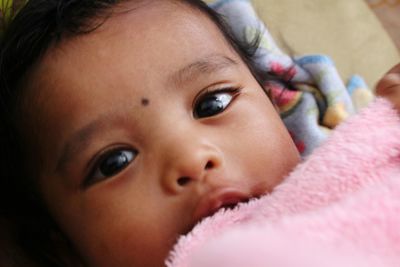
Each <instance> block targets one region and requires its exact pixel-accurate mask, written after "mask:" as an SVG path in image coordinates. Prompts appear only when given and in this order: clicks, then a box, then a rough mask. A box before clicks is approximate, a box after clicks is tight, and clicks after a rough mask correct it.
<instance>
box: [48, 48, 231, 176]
mask: <svg viewBox="0 0 400 267" xmlns="http://www.w3.org/2000/svg"><path fill="white" fill-rule="evenodd" d="M236 65H238V62H237V61H235V60H233V59H231V58H229V57H227V56H224V55H220V54H211V55H209V56H206V57H204V58H202V59H199V60H197V61H194V62H193V63H190V64H188V65H186V66H184V67H183V68H181V69H179V70H178V71H176V72H174V73H173V74H172V75H170V76H169V79H171V81H172V82H174V83H176V84H183V83H185V82H186V81H188V80H193V79H195V78H196V77H198V76H200V75H204V74H211V73H214V72H216V71H221V70H223V69H226V68H230V67H232V66H236ZM121 121H124V118H123V117H122V116H117V115H112V114H111V115H109V114H103V115H100V116H99V117H97V118H96V119H94V120H93V121H91V122H89V123H88V124H86V125H85V126H83V127H82V128H80V129H79V130H77V131H76V132H74V133H73V134H72V136H71V137H70V138H69V139H68V141H67V142H66V143H65V145H64V147H63V148H62V150H61V151H62V152H61V154H60V155H61V156H60V157H59V159H58V161H57V165H56V171H57V172H64V171H65V169H66V165H67V163H68V162H69V161H70V160H71V158H72V157H73V155H75V154H77V153H79V152H80V151H84V150H85V149H86V147H87V146H89V144H90V141H91V139H92V138H93V137H94V136H95V135H96V134H98V133H99V132H101V131H102V130H104V129H106V128H112V127H113V125H115V124H117V123H118V122H121Z"/></svg>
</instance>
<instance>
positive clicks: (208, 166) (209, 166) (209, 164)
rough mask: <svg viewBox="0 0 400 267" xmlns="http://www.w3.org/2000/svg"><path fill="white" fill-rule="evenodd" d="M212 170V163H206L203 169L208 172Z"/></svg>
mask: <svg viewBox="0 0 400 267" xmlns="http://www.w3.org/2000/svg"><path fill="white" fill-rule="evenodd" d="M212 168H214V163H212V161H208V162H207V164H206V166H205V167H204V169H206V170H208V169H212Z"/></svg>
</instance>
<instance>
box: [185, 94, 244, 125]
mask: <svg viewBox="0 0 400 267" xmlns="http://www.w3.org/2000/svg"><path fill="white" fill-rule="evenodd" d="M241 90H242V88H241V87H238V86H236V87H235V86H229V87H222V88H217V89H206V90H205V92H201V93H200V94H199V95H198V96H196V97H195V100H194V102H193V104H192V106H193V116H194V117H195V118H196V119H201V118H202V117H198V116H196V114H195V111H196V107H197V106H198V104H199V103H200V102H201V101H202V100H205V99H206V98H207V97H210V96H213V95H217V94H223V93H228V94H230V95H231V96H232V99H230V101H229V103H228V104H227V106H226V107H224V108H223V110H222V111H221V112H218V113H216V114H214V115H210V116H207V117H212V116H215V115H218V114H219V113H222V112H223V111H225V110H226V109H227V108H228V107H229V106H230V105H231V103H232V102H233V101H234V100H235V98H236V97H237V96H238V95H239V93H240V91H241Z"/></svg>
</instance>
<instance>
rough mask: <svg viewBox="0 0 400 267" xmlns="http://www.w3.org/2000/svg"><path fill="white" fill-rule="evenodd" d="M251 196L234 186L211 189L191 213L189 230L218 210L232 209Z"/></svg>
mask: <svg viewBox="0 0 400 267" xmlns="http://www.w3.org/2000/svg"><path fill="white" fill-rule="evenodd" d="M251 198H252V196H251V195H249V194H247V193H245V192H242V191H240V190H238V189H236V188H221V189H217V190H214V191H212V192H211V193H209V194H207V195H205V196H204V197H202V198H201V200H200V201H199V203H198V205H197V208H196V209H195V212H194V214H193V221H194V225H193V226H192V227H191V228H190V231H191V230H192V229H193V228H194V226H195V225H196V224H197V223H199V222H200V221H202V220H204V219H205V218H207V217H211V216H212V215H214V214H215V213H216V212H218V211H219V210H221V209H234V208H235V207H236V206H237V205H238V204H240V203H246V202H248V201H249V200H250V199H251ZM190 231H189V232H190Z"/></svg>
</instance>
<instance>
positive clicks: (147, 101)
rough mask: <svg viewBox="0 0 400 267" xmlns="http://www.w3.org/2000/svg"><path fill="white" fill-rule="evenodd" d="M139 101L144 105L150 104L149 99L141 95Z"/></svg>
mask: <svg viewBox="0 0 400 267" xmlns="http://www.w3.org/2000/svg"><path fill="white" fill-rule="evenodd" d="M141 103H142V106H144V107H146V106H148V105H149V104H150V100H149V99H148V98H145V97H142V100H141Z"/></svg>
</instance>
